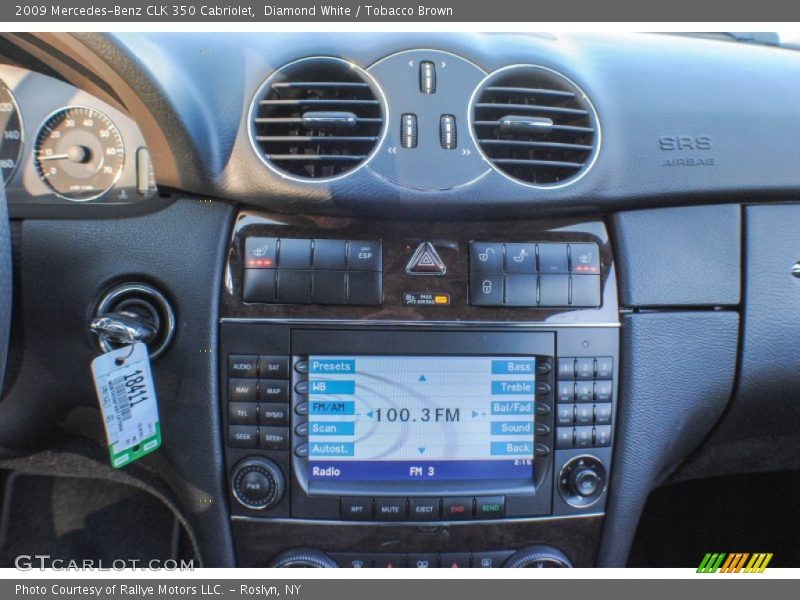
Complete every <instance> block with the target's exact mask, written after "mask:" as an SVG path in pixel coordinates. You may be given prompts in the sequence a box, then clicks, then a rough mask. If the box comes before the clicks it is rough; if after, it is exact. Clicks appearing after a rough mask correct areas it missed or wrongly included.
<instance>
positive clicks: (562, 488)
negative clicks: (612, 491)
mask: <svg viewBox="0 0 800 600" xmlns="http://www.w3.org/2000/svg"><path fill="white" fill-rule="evenodd" d="M605 488H606V469H605V467H604V466H603V463H601V462H600V459H598V458H596V457H594V456H576V457H575V458H573V459H572V460H570V461H569V462H567V463H566V464H565V465H564V467H563V468H562V469H561V474H560V475H559V476H558V491H559V493H560V494H561V497H562V498H563V499H564V502H566V503H567V504H569V505H570V506H574V507H575V508H586V507H587V506H591V505H592V504H594V503H595V502H597V500H598V499H599V498H600V496H602V495H603V492H604V491H605Z"/></svg>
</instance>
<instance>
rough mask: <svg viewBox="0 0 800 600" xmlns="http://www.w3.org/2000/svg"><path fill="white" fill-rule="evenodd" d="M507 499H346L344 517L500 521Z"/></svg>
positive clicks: (343, 510) (485, 497) (493, 497)
mask: <svg viewBox="0 0 800 600" xmlns="http://www.w3.org/2000/svg"><path fill="white" fill-rule="evenodd" d="M505 505H506V500H505V497H504V496H478V497H475V498H473V497H472V496H464V497H445V498H429V497H415V498H403V497H400V498H384V497H378V498H371V497H355V496H354V497H343V498H342V500H341V516H342V518H343V519H348V520H354V521H369V520H375V521H406V520H411V521H438V520H444V521H460V520H463V519H473V518H476V519H498V518H502V517H503V516H504V515H505V508H506V507H505Z"/></svg>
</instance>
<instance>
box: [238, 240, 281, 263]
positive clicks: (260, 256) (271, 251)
mask: <svg viewBox="0 0 800 600" xmlns="http://www.w3.org/2000/svg"><path fill="white" fill-rule="evenodd" d="M277 248H278V240H277V239H276V238H268V237H249V238H247V239H246V240H245V241H244V267H245V269H272V268H274V267H275V264H276V261H275V259H276V256H277Z"/></svg>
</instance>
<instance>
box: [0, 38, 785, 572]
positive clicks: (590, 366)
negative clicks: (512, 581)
mask: <svg viewBox="0 0 800 600" xmlns="http://www.w3.org/2000/svg"><path fill="white" fill-rule="evenodd" d="M0 82H2V85H0V109H2V112H0V125H1V126H2V127H3V133H4V138H3V143H2V146H1V147H0V149H1V150H2V156H1V157H0V160H2V163H0V164H2V174H3V179H4V181H5V194H6V198H7V204H8V211H9V216H10V222H11V231H10V237H11V247H12V253H11V255H12V257H13V269H14V270H13V294H14V296H13V310H14V312H13V318H12V319H11V334H10V345H9V353H8V361H7V366H6V372H5V387H4V391H3V399H2V401H0V415H2V416H1V417H0V449H2V452H3V456H4V458H3V460H12V457H15V456H19V454H20V453H27V454H30V455H40V456H41V454H42V453H46V452H49V453H55V454H56V456H57V458H56V459H55V460H54V461H53V462H52V463H51V465H54V466H55V467H54V468H55V469H56V470H57V471H58V472H59V473H61V474H64V473H66V474H73V475H74V474H76V473H77V474H81V473H83V474H85V473H86V472H87V471H91V472H93V473H95V474H96V476H98V477H108V478H111V479H113V478H115V477H118V476H119V475H118V474H119V473H122V474H124V475H122V477H124V478H125V480H126V482H127V483H128V484H131V485H140V486H144V487H145V489H148V490H150V491H151V492H152V493H154V494H155V495H157V496H158V497H159V498H162V499H164V501H165V502H166V503H167V504H168V505H169V506H170V507H171V510H173V511H174V512H175V514H176V515H179V516H180V520H181V523H183V526H184V527H185V528H186V529H187V531H189V532H191V535H190V537H191V538H192V539H193V540H194V541H195V542H194V543H195V550H196V553H197V554H198V555H199V557H201V559H202V562H203V563H204V564H206V565H208V566H243V567H263V566H311V567H419V568H425V567H499V566H506V567H536V566H556V567H569V566H576V567H591V566H624V565H625V564H626V563H628V562H629V560H630V553H631V547H632V544H633V543H634V538H635V536H636V532H637V526H638V525H639V523H640V519H641V518H642V515H643V514H644V512H645V507H646V503H647V500H648V497H649V496H650V495H651V493H653V492H654V490H656V489H657V488H659V487H661V486H663V485H665V484H668V483H675V482H678V481H702V480H705V479H708V478H714V477H722V476H736V475H747V474H752V473H763V472H778V471H784V470H793V469H797V468H798V466H800V465H798V464H797V461H798V459H797V457H798V456H800V453H798V452H792V451H790V449H792V448H796V447H797V441H796V433H795V432H796V424H797V421H798V418H799V417H800V413H798V408H797V404H796V402H794V400H793V391H792V382H791V377H790V374H791V373H792V372H793V371H794V367H796V366H798V365H799V364H800V358H798V357H797V353H796V352H795V351H794V350H793V346H794V343H793V341H794V326H793V325H792V323H794V321H795V319H794V318H793V316H794V314H795V308H796V307H797V305H798V303H800V300H798V293H797V290H796V289H795V287H796V285H797V279H796V270H797V265H796V264H795V263H796V262H797V261H798V260H800V257H798V256H795V255H794V253H793V248H794V247H796V243H800V234H798V233H797V231H796V228H795V227H793V225H792V224H793V223H794V222H795V220H796V219H797V218H798V216H800V208H798V205H797V204H795V202H794V201H795V200H796V195H797V193H798V192H799V191H800V177H798V174H797V163H798V158H800V150H798V148H800V144H798V141H800V139H799V138H798V133H797V132H799V131H800V108H798V105H797V102H796V98H797V96H798V92H800V55H798V54H797V53H796V52H794V51H790V50H784V49H777V48H763V47H756V46H752V45H747V44H736V43H730V42H721V41H717V40H707V39H694V38H690V37H679V36H667V35H654V34H614V35H605V34H558V35H556V34H468V33H464V34H436V33H414V34H411V33H398V34H394V33H392V34H363V33H356V34H319V35H312V34H307V33H306V34H299V33H297V34H295V33H287V34H237V35H222V34H204V35H200V34H189V33H185V34H166V33H150V34H133V33H114V34H89V33H84V34H36V35H22V34H4V35H3V36H2V39H0ZM9 289H12V286H9ZM121 311H126V312H127V314H129V315H133V317H132V318H134V319H139V320H140V321H141V320H144V321H146V322H148V323H150V324H151V325H152V326H153V334H152V336H151V337H150V338H149V342H148V349H149V351H150V358H151V361H152V368H153V374H154V378H155V384H156V389H157V391H158V397H159V413H160V417H161V432H162V435H163V442H162V446H161V448H160V450H159V451H158V452H157V453H154V454H152V455H150V456H148V457H146V458H144V459H143V460H141V461H137V462H136V463H133V464H131V465H128V466H124V467H123V466H122V464H118V465H113V467H122V468H119V469H116V468H112V467H109V466H108V465H107V462H108V460H107V457H106V456H105V448H104V443H103V441H102V435H101V433H102V432H100V431H99V428H100V425H99V415H98V412H97V401H96V397H95V395H94V389H93V387H92V381H91V378H90V377H89V375H88V372H89V371H88V369H89V367H88V365H89V363H90V362H91V360H92V358H93V357H95V356H97V355H98V354H100V353H101V352H102V351H108V350H110V349H111V347H110V346H109V345H107V344H106V345H105V346H103V345H102V344H98V339H97V338H96V337H95V336H94V335H93V334H92V333H91V332H90V331H89V326H88V324H89V323H90V322H91V321H92V319H93V318H96V317H100V316H103V315H112V314H113V315H118V314H119V313H120V312H121ZM54 357H55V360H54ZM1 373H2V372H0V374H1ZM76 456H77V457H80V461H78V460H77V459H76ZM76 461H77V462H76ZM81 461H88V462H86V464H84V463H83V462H81ZM89 464H91V465H92V466H91V468H89V466H87V465H89Z"/></svg>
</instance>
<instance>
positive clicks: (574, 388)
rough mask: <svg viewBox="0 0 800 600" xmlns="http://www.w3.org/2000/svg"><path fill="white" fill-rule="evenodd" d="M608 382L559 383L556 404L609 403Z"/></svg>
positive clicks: (610, 386)
mask: <svg viewBox="0 0 800 600" xmlns="http://www.w3.org/2000/svg"><path fill="white" fill-rule="evenodd" d="M612 389H613V387H612V383H611V382H610V381H559V382H558V384H557V392H556V399H557V400H558V402H562V403H565V402H566V403H568V402H579V403H592V402H611V396H612Z"/></svg>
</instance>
